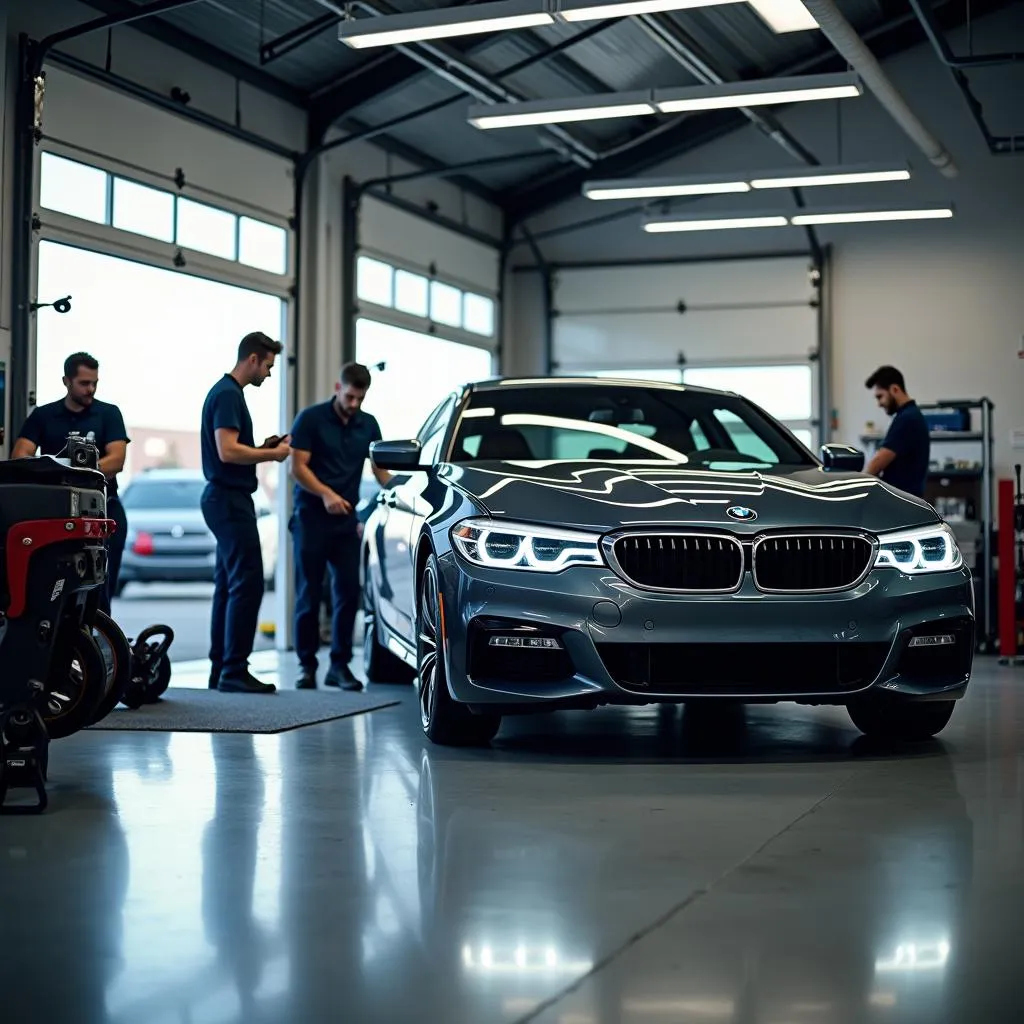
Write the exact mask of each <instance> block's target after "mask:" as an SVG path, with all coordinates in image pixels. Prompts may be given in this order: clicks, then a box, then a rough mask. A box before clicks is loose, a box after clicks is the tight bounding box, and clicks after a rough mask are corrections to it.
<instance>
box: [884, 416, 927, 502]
mask: <svg viewBox="0 0 1024 1024" xmlns="http://www.w3.org/2000/svg"><path fill="white" fill-rule="evenodd" d="M882 447H883V448H888V449H889V451H891V452H895V454H896V458H895V459H893V460H892V462H890V463H889V465H888V466H886V467H885V469H884V470H883V471H882V479H883V480H884V481H885V482H886V483H887V484H891V485H892V486H893V487H898V488H899V489H900V490H901V491H906V492H907V493H908V494H914V495H917V497H919V498H921V497H924V491H925V485H926V484H927V482H928V462H929V459H930V458H931V438H930V437H929V436H928V422H927V420H925V418H924V414H923V413H922V412H921V410H920V409H919V408H918V406H917V402H914V401H910V402H907V403H906V404H905V405H904V406H903V407H902V408H900V409H898V410H897V412H896V415H895V416H893V418H892V423H890V424H889V431H888V433H887V434H886V435H885V440H884V441H883V442H882Z"/></svg>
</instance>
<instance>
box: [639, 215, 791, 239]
mask: <svg viewBox="0 0 1024 1024" xmlns="http://www.w3.org/2000/svg"><path fill="white" fill-rule="evenodd" d="M788 224H789V221H788V220H787V218H786V217H785V216H784V215H783V214H757V215H746V216H732V217H730V216H728V215H726V214H723V213H721V212H719V213H709V214H706V215H704V216H699V217H657V218H651V219H650V220H647V221H645V222H644V231H646V232H648V233H649V234H652V235H654V234H667V233H669V232H676V231H727V230H729V229H732V228H784V227H786V226H787V225H788Z"/></svg>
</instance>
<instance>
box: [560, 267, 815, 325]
mask: <svg viewBox="0 0 1024 1024" xmlns="http://www.w3.org/2000/svg"><path fill="white" fill-rule="evenodd" d="M555 287H556V292H555V307H556V309H557V310H558V311H559V313H565V314H571V313H586V312H592V311H597V310H618V309H623V310H632V309H636V310H643V309H656V308H673V307H674V306H675V305H676V304H677V303H678V302H680V301H681V302H683V303H685V304H686V305H687V306H689V307H698V308H699V307H702V306H704V307H707V306H734V305H736V306H752V305H760V304H766V305H774V304H785V303H794V304H798V305H800V304H804V303H810V302H811V301H812V299H814V297H815V289H814V284H813V281H812V280H811V276H810V265H809V263H808V261H807V260H806V259H805V258H803V257H787V258H780V259H765V260H729V261H721V262H714V263H677V264H671V265H668V264H662V265H642V266H635V267H634V266H631V267H598V268H587V269H578V270H572V269H570V270H560V271H559V272H558V275H557V278H556V282H555Z"/></svg>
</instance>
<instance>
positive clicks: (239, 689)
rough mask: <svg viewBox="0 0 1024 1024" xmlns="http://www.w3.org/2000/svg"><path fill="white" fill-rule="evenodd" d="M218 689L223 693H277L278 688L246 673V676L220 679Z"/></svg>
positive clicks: (222, 677)
mask: <svg viewBox="0 0 1024 1024" xmlns="http://www.w3.org/2000/svg"><path fill="white" fill-rule="evenodd" d="M217 689H218V690H220V692H221V693H276V692H277V687H276V686H275V685H274V684H273V683H262V682H260V680H258V679H257V678H256V677H255V676H254V675H251V674H250V673H248V672H247V673H246V674H245V675H244V676H224V675H222V676H221V677H220V683H218V684H217Z"/></svg>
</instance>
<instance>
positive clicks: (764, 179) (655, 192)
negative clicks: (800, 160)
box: [583, 164, 910, 200]
mask: <svg viewBox="0 0 1024 1024" xmlns="http://www.w3.org/2000/svg"><path fill="white" fill-rule="evenodd" d="M909 178H910V167H909V166H907V165H904V166H902V167H897V166H894V165H891V164H879V165H867V164H859V165H852V166H849V167H809V168H807V170H806V171H794V170H792V169H787V170H782V171H757V172H749V171H747V172H744V173H743V174H742V175H735V176H732V177H730V176H729V175H726V174H704V175H687V176H686V177H678V178H621V179H612V180H609V181H588V182H585V183H584V185H583V195H584V196H586V197H587V198H588V199H597V200H600V199H666V198H672V197H673V196H710V195H723V194H726V193H740V192H749V191H750V190H751V189H770V188H808V187H811V186H814V185H855V184H860V183H863V182H878V181H907V180H908V179H909Z"/></svg>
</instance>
